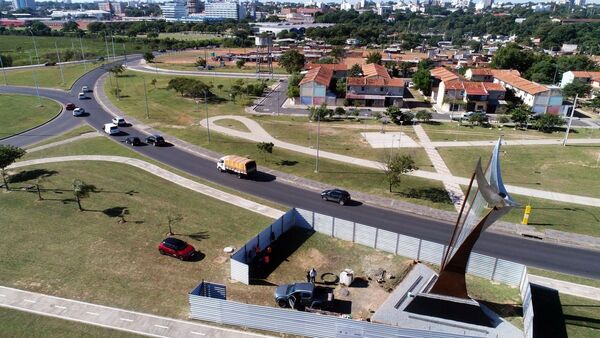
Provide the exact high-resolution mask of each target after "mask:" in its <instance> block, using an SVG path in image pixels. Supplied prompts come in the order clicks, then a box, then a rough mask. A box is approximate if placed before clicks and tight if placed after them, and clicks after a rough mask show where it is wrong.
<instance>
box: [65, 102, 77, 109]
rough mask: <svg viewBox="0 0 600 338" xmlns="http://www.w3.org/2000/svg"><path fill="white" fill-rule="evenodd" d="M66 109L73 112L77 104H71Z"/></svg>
mask: <svg viewBox="0 0 600 338" xmlns="http://www.w3.org/2000/svg"><path fill="white" fill-rule="evenodd" d="M65 108H67V110H73V109H75V103H71V102H69V103H67V104H66V105H65Z"/></svg>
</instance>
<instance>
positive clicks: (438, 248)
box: [419, 241, 444, 265]
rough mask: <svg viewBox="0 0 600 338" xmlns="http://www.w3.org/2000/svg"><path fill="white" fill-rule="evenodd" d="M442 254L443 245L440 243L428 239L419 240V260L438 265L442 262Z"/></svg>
mask: <svg viewBox="0 0 600 338" xmlns="http://www.w3.org/2000/svg"><path fill="white" fill-rule="evenodd" d="M443 254H444V246H443V245H442V244H439V243H434V242H430V241H421V250H420V252H419V259H420V260H422V261H425V262H429V263H433V264H437V265H440V264H441V263H442V255H443Z"/></svg>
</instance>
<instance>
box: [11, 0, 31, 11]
mask: <svg viewBox="0 0 600 338" xmlns="http://www.w3.org/2000/svg"><path fill="white" fill-rule="evenodd" d="M13 7H14V9H23V8H31V9H35V0H13Z"/></svg>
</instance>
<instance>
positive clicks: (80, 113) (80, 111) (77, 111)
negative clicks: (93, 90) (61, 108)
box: [73, 107, 85, 117]
mask: <svg viewBox="0 0 600 338" xmlns="http://www.w3.org/2000/svg"><path fill="white" fill-rule="evenodd" d="M83 114H85V109H83V108H81V107H79V108H75V109H73V116H78V117H79V116H83Z"/></svg>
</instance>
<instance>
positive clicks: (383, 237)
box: [375, 229, 398, 254]
mask: <svg viewBox="0 0 600 338" xmlns="http://www.w3.org/2000/svg"><path fill="white" fill-rule="evenodd" d="M397 239H398V235H397V234H396V233H393V232H391V231H387V230H381V229H380V230H379V231H378V232H377V243H375V247H376V248H377V249H380V250H383V251H387V252H389V253H393V254H395V253H396V240H397Z"/></svg>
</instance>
